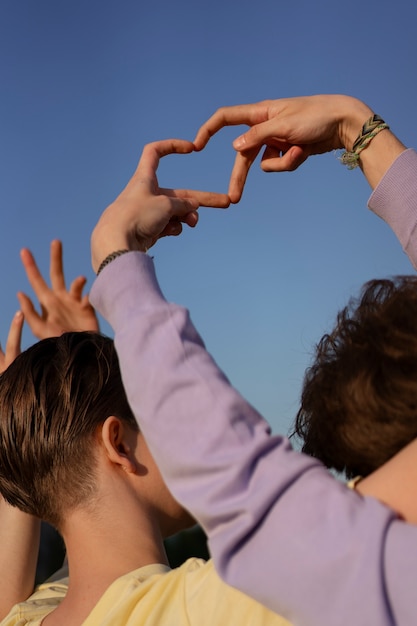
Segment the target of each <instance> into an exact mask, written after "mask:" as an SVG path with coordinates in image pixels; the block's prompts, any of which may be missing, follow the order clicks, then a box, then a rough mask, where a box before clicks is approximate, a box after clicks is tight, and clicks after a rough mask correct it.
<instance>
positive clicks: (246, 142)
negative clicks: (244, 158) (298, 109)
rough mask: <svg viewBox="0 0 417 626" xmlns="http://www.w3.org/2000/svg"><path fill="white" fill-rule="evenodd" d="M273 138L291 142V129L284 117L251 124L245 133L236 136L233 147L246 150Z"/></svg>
mask: <svg viewBox="0 0 417 626" xmlns="http://www.w3.org/2000/svg"><path fill="white" fill-rule="evenodd" d="M273 139H275V140H277V141H281V142H283V143H287V144H288V143H290V144H291V140H292V130H291V127H290V126H289V125H288V123H286V119H285V118H284V117H283V118H278V117H273V118H272V119H270V120H266V121H263V122H261V123H258V124H255V125H253V126H252V127H251V128H249V130H248V131H247V132H246V133H243V135H240V136H239V137H236V139H235V140H234V142H233V147H234V149H235V150H239V151H242V150H244V151H246V150H250V149H252V148H254V147H255V146H261V145H263V144H267V143H269V142H270V141H271V140H273Z"/></svg>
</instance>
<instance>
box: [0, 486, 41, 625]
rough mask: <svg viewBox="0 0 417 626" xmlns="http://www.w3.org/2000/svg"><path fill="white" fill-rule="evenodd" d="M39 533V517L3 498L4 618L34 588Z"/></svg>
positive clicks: (0, 608)
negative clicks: (12, 505)
mask: <svg viewBox="0 0 417 626" xmlns="http://www.w3.org/2000/svg"><path fill="white" fill-rule="evenodd" d="M39 536H40V521H39V520H37V519H36V518H34V517H32V516H30V515H27V514H26V513H22V512H21V511H19V510H18V509H16V508H14V507H11V506H10V505H9V504H7V503H6V502H5V501H4V500H3V499H2V498H0V546H1V547H0V565H1V571H2V575H1V580H2V585H1V588H0V619H1V618H3V617H4V616H5V615H7V613H8V612H9V610H10V609H11V608H12V606H14V605H15V604H17V603H18V602H21V601H23V600H25V599H26V598H27V597H28V596H29V595H30V594H31V593H32V592H33V588H34V583H35V573H36V562H37V557H38V551H39Z"/></svg>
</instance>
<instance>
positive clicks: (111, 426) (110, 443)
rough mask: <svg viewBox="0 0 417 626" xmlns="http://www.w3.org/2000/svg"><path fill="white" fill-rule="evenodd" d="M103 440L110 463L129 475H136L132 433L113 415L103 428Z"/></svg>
mask: <svg viewBox="0 0 417 626" xmlns="http://www.w3.org/2000/svg"><path fill="white" fill-rule="evenodd" d="M101 440H102V444H103V446H104V449H105V450H106V452H107V456H108V459H109V461H111V462H112V463H115V464H116V465H119V466H120V468H121V469H123V470H124V471H125V472H128V473H129V474H136V471H137V467H136V458H135V455H134V448H133V446H132V432H131V431H130V429H128V428H127V427H126V425H125V424H124V423H123V422H122V420H120V419H119V418H118V417H115V416H114V415H111V416H110V417H108V418H107V419H106V421H105V422H104V423H103V425H102V427H101Z"/></svg>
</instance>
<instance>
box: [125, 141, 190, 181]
mask: <svg viewBox="0 0 417 626" xmlns="http://www.w3.org/2000/svg"><path fill="white" fill-rule="evenodd" d="M193 151H194V144H193V143H192V142H191V141H186V140H185V139H165V140H163V141H154V142H153V143H148V144H147V145H146V146H145V147H144V149H143V151H142V156H141V158H140V161H139V164H138V167H137V169H136V172H135V174H134V175H133V178H132V182H137V181H142V182H145V181H149V183H151V181H152V180H153V179H154V177H155V173H156V171H157V169H158V165H159V161H160V159H161V158H162V157H164V156H167V155H168V154H189V153H190V152H193Z"/></svg>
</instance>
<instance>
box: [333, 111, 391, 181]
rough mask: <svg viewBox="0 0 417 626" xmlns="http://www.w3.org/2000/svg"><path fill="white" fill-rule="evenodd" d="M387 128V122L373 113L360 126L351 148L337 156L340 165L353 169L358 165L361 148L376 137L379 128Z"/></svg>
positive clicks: (379, 130)
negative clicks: (359, 132) (360, 129)
mask: <svg viewBox="0 0 417 626" xmlns="http://www.w3.org/2000/svg"><path fill="white" fill-rule="evenodd" d="M386 128H389V126H388V124H386V123H385V122H384V120H383V119H382V117H380V116H379V115H373V116H372V117H370V118H369V120H367V121H366V122H365V124H364V125H363V126H362V131H361V134H360V135H359V136H358V138H357V139H356V141H355V143H354V144H353V146H352V150H346V151H345V152H343V153H342V155H341V156H340V157H339V160H340V162H341V163H342V165H346V166H347V168H348V169H349V170H353V169H355V167H358V165H359V156H360V153H361V152H362V150H364V149H365V148H366V147H367V146H369V144H370V143H371V141H372V139H373V138H374V137H376V135H377V134H378V133H380V132H381V130H385V129H386Z"/></svg>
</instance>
